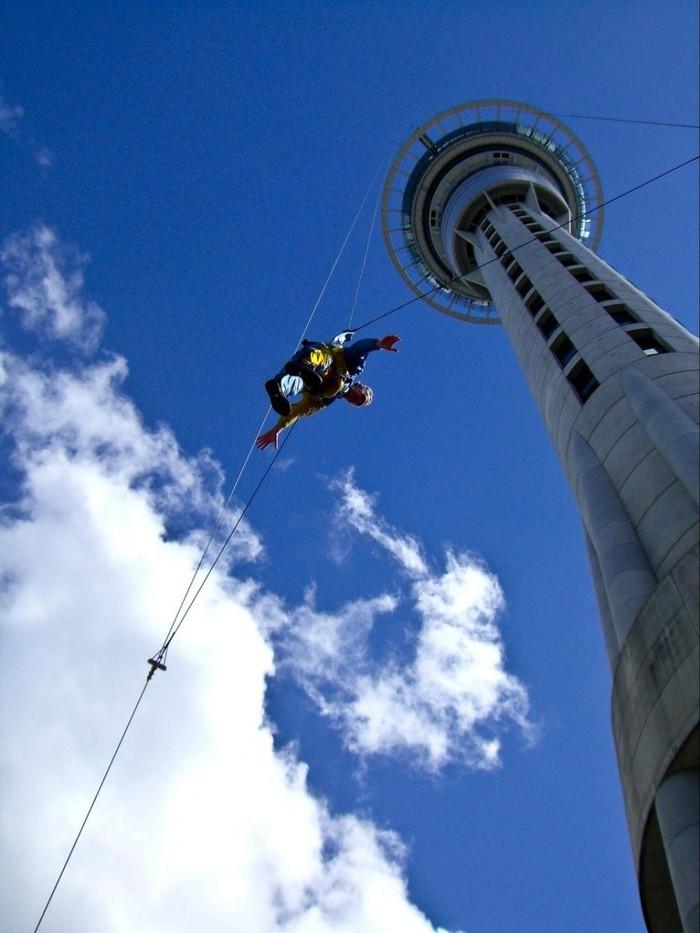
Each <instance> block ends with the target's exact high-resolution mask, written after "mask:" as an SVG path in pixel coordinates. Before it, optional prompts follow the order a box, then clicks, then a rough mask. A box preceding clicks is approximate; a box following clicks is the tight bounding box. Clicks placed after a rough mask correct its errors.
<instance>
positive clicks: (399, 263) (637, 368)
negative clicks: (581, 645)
mask: <svg viewBox="0 0 700 933" xmlns="http://www.w3.org/2000/svg"><path fill="white" fill-rule="evenodd" d="M602 203H603V197H602V190H601V186H600V182H599V179H598V175H597V172H596V169H595V166H594V164H593V161H592V160H591V157H590V155H589V154H588V152H587V150H586V149H585V147H584V146H583V144H582V143H581V142H580V141H579V140H578V138H577V137H576V136H575V135H574V134H573V133H572V132H571V131H570V130H569V129H568V128H567V127H566V126H564V124H562V123H561V122H560V121H559V120H557V119H556V118H554V117H552V116H551V115H548V114H546V113H544V112H542V111H540V110H537V109H536V108H534V107H530V106H527V105H525V104H521V103H518V102H515V101H504V100H483V101H477V102H474V103H470V104H465V105H463V106H459V107H454V108H452V109H450V110H447V111H445V112H444V113H441V114H439V115H438V116H436V117H434V118H433V119H432V120H429V121H428V122H427V123H424V124H423V125H422V126H420V127H419V128H418V129H417V130H415V132H414V133H413V134H412V135H411V137H410V139H408V140H407V142H406V143H405V145H404V146H403V147H402V149H401V150H400V151H399V153H398V154H397V156H396V158H395V159H394V161H393V164H392V165H391V167H390V169H389V173H388V177H387V181H386V185H385V189H384V196H383V204H382V218H383V227H384V239H385V242H386V245H387V248H388V251H389V255H390V257H391V259H392V262H393V263H394V265H395V266H396V268H397V270H398V271H399V274H400V275H401V277H402V278H403V279H404V281H405V282H406V283H407V284H408V285H409V287H410V288H411V289H412V290H413V291H414V292H415V293H416V294H417V295H420V296H421V297H423V299H424V300H425V302H426V303H427V304H428V305H430V306H431V307H433V308H434V309H436V310H438V311H440V312H442V313H444V314H448V315H450V316H452V317H454V318H457V319H459V320H461V321H463V322H468V323H475V324H499V323H500V324H502V325H503V326H504V328H505V330H506V332H507V335H508V338H509V340H510V342H511V345H512V347H513V350H514V351H515V354H516V356H517V358H518V360H519V362H520V365H521V367H522V369H523V372H524V374H525V377H526V379H527V382H528V385H529V387H530V391H531V393H532V395H533V398H534V400H535V402H536V404H537V406H538V408H539V410H540V413H541V415H542V418H543V420H544V422H545V425H546V427H547V430H548V432H549V435H550V438H551V440H552V443H553V445H554V448H555V450H556V451H557V454H558V456H559V458H560V460H561V463H562V466H563V468H564V471H565V473H566V476H567V479H568V481H569V483H570V485H571V488H572V490H573V493H574V496H575V498H576V501H577V504H578V507H579V510H580V514H581V520H582V525H583V533H584V537H585V541H586V546H587V550H588V554H589V559H590V565H591V571H592V576H593V583H594V588H595V592H596V597H597V601H598V606H599V611H600V617H601V622H602V628H603V633H604V637H605V643H606V647H607V652H608V657H609V659H610V665H611V670H612V679H613V687H612V722H613V733H614V738H615V745H616V750H617V757H618V764H619V769H620V776H621V780H622V787H623V793H624V798H625V805H626V811H627V820H628V825H629V830H630V837H631V842H632V853H633V857H634V861H635V866H636V870H637V876H638V880H639V890H640V897H641V902H642V909H643V912H644V917H645V920H646V923H647V927H648V929H649V930H650V931H652V933H676V931H677V933H689V931H692V933H696V931H697V930H698V921H699V893H698V782H699V778H700V763H699V759H700V742H699V733H698V680H699V677H698V674H699V671H698V657H699V650H698V648H699V644H698V608H699V607H698V577H699V561H698V557H699V541H700V527H699V523H698V505H699V502H700V493H699V488H698V487H699V480H698V474H699V460H700V457H699V453H698V447H699V444H698V439H699V434H698V401H699V399H698V386H699V380H698V341H697V338H696V337H694V336H693V335H692V334H690V333H689V332H688V331H687V330H685V328H683V327H682V326H681V325H680V324H679V323H678V322H677V321H676V320H675V319H674V318H673V317H671V315H669V314H668V313H666V312H665V311H664V310H662V309H661V308H660V307H659V306H658V305H656V304H655V303H654V302H653V301H651V299H649V298H648V297H647V296H646V295H644V294H643V293H642V292H640V291H639V289H637V288H636V287H635V286H634V285H632V284H631V283H630V282H629V281H627V279H625V278H624V277H623V276H622V275H620V274H619V273H618V272H616V271H615V270H614V269H612V268H611V267H610V266H608V265H607V264H606V263H605V262H604V261H603V260H602V259H601V258H600V257H599V256H598V255H597V254H596V252H595V250H596V249H597V247H598V244H599V242H600V236H601V231H602V223H603V211H602Z"/></svg>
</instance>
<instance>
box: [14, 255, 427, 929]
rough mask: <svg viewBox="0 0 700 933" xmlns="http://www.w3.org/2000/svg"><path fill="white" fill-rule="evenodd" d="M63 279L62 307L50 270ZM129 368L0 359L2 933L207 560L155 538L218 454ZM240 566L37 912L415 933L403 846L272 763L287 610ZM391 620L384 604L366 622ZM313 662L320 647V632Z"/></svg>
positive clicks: (191, 498) (204, 617)
mask: <svg viewBox="0 0 700 933" xmlns="http://www.w3.org/2000/svg"><path fill="white" fill-rule="evenodd" d="M15 242H16V243H21V242H22V240H21V238H20V239H19V240H15ZM30 246H31V248H30V249H28V250H25V247H24V246H22V250H25V252H23V256H24V259H23V261H24V262H26V268H25V277H26V279H27V280H28V281H30V282H35V281H38V282H42V281H44V280H45V277H46V275H47V272H46V250H47V249H50V251H51V255H53V252H52V251H54V250H56V249H57V243H56V240H55V239H54V238H51V240H50V242H49V243H44V244H43V246H42V244H38V245H37V244H36V243H33V245H32V244H30ZM9 258H10V261H11V262H13V261H14V258H15V257H14V255H13V253H12V251H11V252H10V254H9ZM32 263H33V265H32ZM81 281H82V280H79V279H76V278H73V279H72V280H71V287H70V304H71V307H72V309H73V311H74V315H75V319H74V320H73V323H72V325H71V328H70V330H71V331H74V332H75V333H77V334H81V333H84V329H85V325H86V320H85V318H87V319H90V318H91V317H92V313H91V310H90V307H91V306H90V303H89V302H88V301H86V300H85V299H84V298H83V297H82V296H81V295H80V282H81ZM61 282H62V283H63V284H60V283H61ZM55 287H56V288H57V289H58V291H59V292H60V293H61V294H64V291H63V290H64V288H65V287H66V286H65V280H64V279H63V277H61V278H60V280H59V284H58V285H55ZM32 295H33V298H32V301H31V302H29V304H31V313H32V314H33V315H34V316H35V317H36V319H37V320H38V321H40V322H43V323H44V324H46V322H50V321H52V320H53V318H54V316H55V305H56V301H57V299H56V298H55V296H54V293H53V292H52V291H51V289H48V288H44V287H37V288H36V289H34V290H33V291H32ZM42 296H43V297H42ZM64 297H65V295H64ZM42 302H43V304H42ZM47 330H48V332H52V330H53V328H52V327H47ZM125 372H126V364H125V363H124V361H123V360H121V359H113V360H110V361H108V362H104V363H100V364H91V365H86V364H85V363H83V362H81V361H80V360H78V361H77V362H76V363H74V365H73V367H72V369H71V370H66V369H59V368H57V367H56V366H51V367H48V366H47V367H45V368H40V364H39V363H37V362H36V361H35V360H32V361H26V360H22V359H20V358H18V357H17V356H16V355H15V354H13V353H11V352H9V351H6V352H4V353H2V355H0V430H2V432H3V434H4V438H3V448H2V450H3V453H6V452H7V451H8V449H9V450H10V451H11V454H10V456H11V459H12V467H13V470H14V473H15V474H16V476H17V477H18V481H19V485H18V491H17V496H16V498H15V499H14V500H13V501H12V502H11V503H8V505H9V508H7V509H5V510H3V511H0V603H1V604H2V613H1V614H0V626H1V633H2V641H3V652H2V656H1V657H0V664H1V666H2V672H1V673H2V676H0V728H1V729H2V734H3V742H2V745H1V746H0V758H1V759H2V761H1V766H2V772H3V804H4V806H3V809H2V816H0V833H1V835H2V847H3V852H4V853H5V859H4V865H3V872H2V874H1V877H0V900H2V903H3V921H4V923H5V924H6V926H7V928H8V929H27V928H29V929H31V928H32V926H33V924H34V922H35V921H36V920H37V919H38V914H39V912H40V910H41V906H42V904H43V901H44V899H45V898H46V896H47V895H48V892H49V891H50V889H51V886H52V884H53V882H54V880H55V877H56V874H57V871H58V869H59V867H60V865H61V863H62V861H63V858H64V857H65V855H66V853H67V849H68V847H69V845H70V843H71V841H72V839H73V837H74V834H75V832H76V830H77V827H78V826H79V824H80V821H81V819H82V817H83V815H84V812H85V808H86V805H87V803H88V801H89V800H90V798H91V796H92V794H93V793H94V790H95V787H96V782H97V781H98V780H99V777H100V776H101V774H102V772H103V770H104V767H105V764H106V762H107V760H108V758H109V756H110V754H111V752H112V750H113V748H114V741H115V739H116V737H117V736H118V735H119V733H120V731H121V729H122V727H123V725H124V722H125V719H126V716H127V715H128V712H129V711H130V709H131V707H132V705H133V702H134V700H135V697H136V695H137V694H138V692H139V690H140V689H141V685H142V683H143V676H144V674H145V663H144V659H145V657H146V656H147V655H148V654H149V652H151V651H153V650H154V649H155V648H156V647H157V646H158V645H159V644H160V641H161V638H162V636H163V634H164V631H163V630H164V628H166V627H167V624H168V622H169V619H170V615H171V613H172V611H173V609H174V607H175V604H176V603H177V601H178V599H179V596H180V594H181V592H182V588H183V584H184V583H186V581H187V580H188V579H189V577H190V574H191V573H192V570H193V567H194V565H195V563H196V560H197V558H198V556H199V539H200V538H201V534H202V533H201V531H195V532H193V533H190V534H186V535H181V536H179V537H177V538H171V537H169V536H168V535H167V533H166V530H167V527H168V525H169V523H170V522H171V521H172V520H173V518H177V517H178V516H179V515H180V513H181V512H182V510H183V509H189V511H190V513H191V516H190V517H191V520H192V523H194V524H196V527H199V528H201V527H202V526H205V527H206V526H207V525H208V524H209V523H210V521H211V517H212V515H213V514H215V513H216V512H218V510H219V508H220V506H221V488H220V487H221V476H220V473H218V472H217V470H216V469H215V468H214V466H213V465H212V463H211V460H210V458H209V457H208V455H203V456H202V457H195V458H189V457H186V456H185V455H184V454H183V453H182V452H181V451H180V449H179V448H178V445H177V443H176V441H175V438H174V437H173V436H172V434H171V433H170V432H169V431H167V430H166V429H158V430H155V431H153V430H150V429H148V428H147V427H146V426H145V425H144V424H143V422H142V420H141V418H140V416H139V414H138V412H137V411H136V409H135V407H134V405H133V403H132V402H131V401H130V400H129V399H128V398H126V397H125V396H124V394H123V391H122V380H123V378H124V375H125ZM238 546H239V548H240V549H241V551H240V552H239V556H241V557H243V556H245V557H246V559H248V560H254V559H255V557H256V555H257V554H258V553H259V548H260V543H259V540H258V538H257V536H256V535H255V533H254V532H253V531H252V530H251V529H248V531H247V532H245V533H244V535H243V537H242V539H241V543H239V545H238ZM227 571H228V572H227ZM230 571H231V566H230V565H229V567H228V568H220V569H217V570H216V571H215V572H214V573H213V574H212V576H211V578H210V580H209V583H208V585H207V587H206V589H205V590H203V592H202V594H201V597H200V599H199V602H198V603H197V606H196V608H195V610H194V611H193V613H192V616H191V617H190V619H189V620H188V624H187V625H185V626H183V628H182V630H181V632H180V633H179V635H178V640H177V642H176V643H174V645H173V647H172V649H171V652H170V656H169V668H170V669H169V671H168V672H167V673H166V674H158V675H157V677H156V678H155V679H154V681H153V683H152V684H151V686H150V688H149V693H148V694H147V696H146V699H145V701H144V705H143V706H142V708H141V710H140V712H139V716H138V717H137V719H136V720H135V721H134V725H133V726H132V729H131V731H130V733H129V736H128V740H127V742H126V743H125V745H124V747H123V749H122V751H121V753H120V757H119V759H118V761H117V763H116V765H115V768H114V769H113V772H112V775H111V778H110V783H109V784H108V785H107V786H106V787H105V790H104V792H103V794H102V796H101V798H100V800H99V801H98V805H97V807H96V809H95V811H94V812H93V815H92V817H91V819H90V822H89V823H88V826H87V829H86V832H85V834H84V836H83V838H82V840H81V842H80V845H79V847H78V849H77V850H76V852H75V855H74V856H73V860H72V862H71V864H70V866H69V869H68V871H67V873H66V874H65V876H64V878H63V880H62V882H61V886H60V888H59V889H58V892H57V894H56V897H55V899H54V901H53V904H52V906H51V908H50V911H51V913H50V915H49V916H50V919H51V923H52V925H53V927H55V928H57V929H58V928H60V929H67V930H75V931H82V930H91V929H93V928H94V925H95V924H94V918H95V917H96V916H98V917H99V918H100V928H101V929H103V930H105V931H115V933H116V931H123V930H152V931H157V930H163V931H164V930H167V931H168V933H178V931H182V933H185V931H191V930H193V929H206V930H207V931H210V933H224V931H230V930H231V929H233V928H235V929H241V930H246V931H251V933H271V931H275V930H279V931H293V933H311V931H319V930H331V929H332V930H337V931H340V933H355V931H358V930H363V931H368V933H394V931H396V930H401V931H408V933H427V931H430V930H432V929H433V927H432V925H431V924H430V923H429V921H428V920H427V919H426V917H425V916H424V915H423V914H422V913H421V912H420V910H418V909H417V908H416V907H415V906H414V905H413V904H412V903H411V901H410V899H409V897H408V893H407V890H406V883H405V878H404V860H405V850H404V848H403V846H402V844H401V842H400V840H399V839H398V837H397V836H396V835H395V834H393V833H391V832H388V831H385V830H382V829H379V828H377V827H376V826H375V825H373V824H372V823H371V822H370V821H369V820H367V819H366V818H363V817H361V816H357V815H354V814H345V815H336V814H332V813H331V812H330V811H329V809H328V807H327V806H326V805H325V803H324V802H323V801H322V800H319V799H318V798H317V797H314V796H313V794H312V793H311V792H310V790H309V788H308V786H307V769H306V766H305V764H304V763H303V761H301V760H299V758H298V756H297V755H296V754H295V753H294V752H293V751H292V750H289V749H288V750H287V751H285V752H279V751H276V750H275V747H274V743H273V735H272V727H271V724H270V722H269V720H268V718H267V714H266V710H265V689H266V678H270V677H273V676H275V658H274V654H273V650H272V647H271V643H270V640H269V639H268V637H267V636H266V634H265V627H264V624H263V619H267V618H269V617H270V616H273V617H274V615H275V613H277V614H278V615H280V617H281V614H282V611H283V610H282V606H281V603H280V600H279V599H278V598H277V597H276V596H275V595H274V594H272V593H266V592H263V591H262V590H261V589H260V587H258V586H257V585H255V584H254V583H252V582H251V581H241V580H240V579H238V578H237V577H236V575H235V574H234V573H231V572H230ZM390 609H391V602H390V600H387V599H386V598H383V599H380V600H378V601H376V602H370V604H369V605H368V607H367V610H366V613H367V615H368V618H369V617H371V616H372V615H373V614H374V613H376V612H380V611H385V610H386V611H389V610H390ZM359 611H360V610H359V609H358V612H359ZM355 615H357V613H355ZM345 637H346V636H345V635H340V636H339V638H340V639H341V640H342V639H344V638H345ZM323 650H324V651H326V652H327V653H328V654H329V655H330V656H332V655H333V654H334V652H335V650H336V649H335V645H334V643H333V635H332V633H329V636H328V644H327V646H326V647H325V648H324V649H323ZM47 919H48V918H47Z"/></svg>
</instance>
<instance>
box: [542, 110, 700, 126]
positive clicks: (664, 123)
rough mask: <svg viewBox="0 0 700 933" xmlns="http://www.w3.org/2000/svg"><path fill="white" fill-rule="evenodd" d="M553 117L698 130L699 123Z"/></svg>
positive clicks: (558, 114) (587, 115)
mask: <svg viewBox="0 0 700 933" xmlns="http://www.w3.org/2000/svg"><path fill="white" fill-rule="evenodd" d="M552 116H553V117H561V118H563V119H567V120H602V121H604V122H605V123H636V124H638V125H640V126H673V127H676V128H677V129H684V130H700V123H667V122H665V121H663V120H628V119H625V118H624V117H594V116H591V115H590V114H583V113H553V114H552Z"/></svg>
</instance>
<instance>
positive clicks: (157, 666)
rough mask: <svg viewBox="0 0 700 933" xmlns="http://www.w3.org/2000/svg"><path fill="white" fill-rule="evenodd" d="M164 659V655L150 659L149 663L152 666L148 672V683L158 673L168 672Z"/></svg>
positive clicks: (157, 655)
mask: <svg viewBox="0 0 700 933" xmlns="http://www.w3.org/2000/svg"><path fill="white" fill-rule="evenodd" d="M163 657H164V655H161V654H156V655H154V656H153V657H152V658H149V659H148V663H149V664H150V665H151V669H150V671H149V672H148V676H147V677H146V681H149V680H150V679H151V677H153V675H154V674H155V672H156V671H167V669H168V668H167V667H166V666H165V664H163V661H162V658H163Z"/></svg>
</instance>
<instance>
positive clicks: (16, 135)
mask: <svg viewBox="0 0 700 933" xmlns="http://www.w3.org/2000/svg"><path fill="white" fill-rule="evenodd" d="M23 119H24V108H23V107H20V106H19V105H17V104H9V103H8V102H7V101H6V100H5V98H4V97H3V95H2V94H1V93H0V133H3V134H4V135H5V136H7V137H9V138H10V139H12V140H14V141H15V142H17V143H20V144H22V145H23V146H24V147H28V148H29V150H30V152H31V154H32V158H33V159H34V161H35V162H36V164H37V165H38V166H39V168H40V169H41V170H42V172H44V173H45V172H47V171H48V170H49V169H50V168H51V167H52V165H53V164H54V162H55V156H54V154H53V152H51V150H50V149H49V148H47V147H46V146H40V145H37V144H36V143H35V142H34V140H33V139H32V137H31V134H28V133H27V132H26V130H24V129H23V126H22V120H23Z"/></svg>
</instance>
